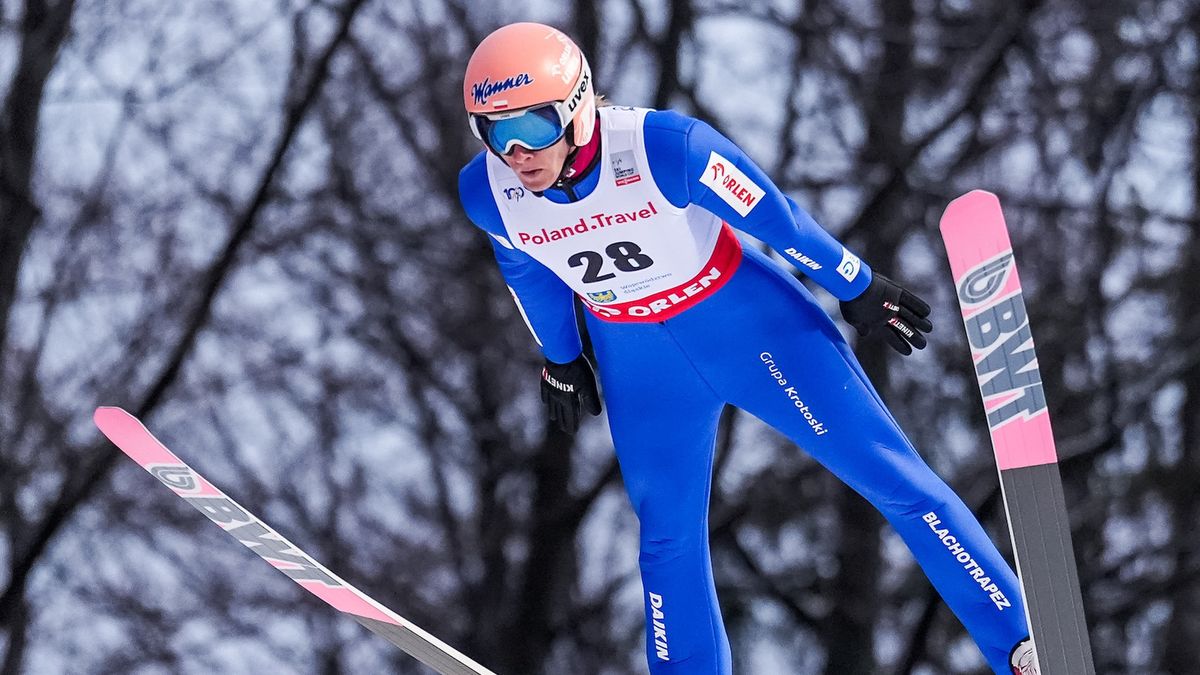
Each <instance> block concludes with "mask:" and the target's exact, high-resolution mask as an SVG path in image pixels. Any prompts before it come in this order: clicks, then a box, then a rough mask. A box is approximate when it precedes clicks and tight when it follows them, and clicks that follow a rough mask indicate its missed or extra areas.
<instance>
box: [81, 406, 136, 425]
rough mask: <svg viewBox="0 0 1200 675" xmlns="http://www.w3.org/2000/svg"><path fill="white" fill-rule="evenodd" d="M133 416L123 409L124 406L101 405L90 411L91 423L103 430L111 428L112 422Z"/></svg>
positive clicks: (129, 418) (132, 417)
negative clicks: (92, 411) (94, 410)
mask: <svg viewBox="0 0 1200 675" xmlns="http://www.w3.org/2000/svg"><path fill="white" fill-rule="evenodd" d="M131 419H136V418H134V416H133V415H130V414H129V413H128V412H126V411H125V409H124V408H118V407H117V406H113V405H102V406H100V407H99V408H96V412H94V413H92V423H93V424H95V425H96V426H97V427H99V428H100V430H101V431H104V430H105V428H111V426H112V425H113V424H117V423H120V422H125V421H128V420H131Z"/></svg>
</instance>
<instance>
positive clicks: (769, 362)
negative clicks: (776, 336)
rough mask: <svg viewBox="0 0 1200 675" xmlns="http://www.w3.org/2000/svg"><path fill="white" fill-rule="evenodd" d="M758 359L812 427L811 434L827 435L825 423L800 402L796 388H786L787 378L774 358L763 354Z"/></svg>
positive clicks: (769, 354) (768, 353)
mask: <svg viewBox="0 0 1200 675" xmlns="http://www.w3.org/2000/svg"><path fill="white" fill-rule="evenodd" d="M758 358H759V360H761V361H762V362H763V363H765V364H766V366H767V372H768V373H770V375H771V378H772V379H774V380H775V383H776V384H778V385H779V386H781V387H784V390H783V393H784V394H787V397H788V399H789V400H791V402H792V405H793V406H795V408H796V410H799V411H800V414H801V415H803V416H804V421H805V422H808V426H810V427H812V430H813V433H815V434H816V435H818V436H824V435H825V434H827V433H829V430H828V429H826V428H825V423H824V422H822V421H820V420H818V419H817V418H816V416H815V415H813V413H812V411H811V410H809V409H808V404H806V403H805V402H804V401H802V400H800V395H799V394H797V393H796V388H795V387H789V386H788V381H787V376H785V375H784V374H783V371H782V370H780V368H779V366H778V365H777V364H776V363H775V357H774V356H772V355H771V352H763V353H761V354H759V355H758Z"/></svg>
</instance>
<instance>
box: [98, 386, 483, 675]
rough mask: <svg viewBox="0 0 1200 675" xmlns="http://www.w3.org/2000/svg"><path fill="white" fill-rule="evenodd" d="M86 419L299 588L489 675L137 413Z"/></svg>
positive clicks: (475, 674) (409, 648)
mask: <svg viewBox="0 0 1200 675" xmlns="http://www.w3.org/2000/svg"><path fill="white" fill-rule="evenodd" d="M92 419H93V420H94V421H95V423H96V426H97V427H99V428H100V431H101V432H103V433H104V435H105V436H107V437H108V439H109V440H110V441H112V442H113V444H115V445H116V446H117V447H118V448H120V449H121V451H122V452H124V453H125V454H126V455H129V457H130V458H131V459H133V461H135V462H137V463H138V464H139V465H141V467H142V468H143V469H145V470H146V471H149V472H150V475H152V476H154V477H155V478H157V479H158V480H160V481H161V482H162V483H163V484H164V485H166V486H167V487H168V488H170V489H171V491H172V492H174V493H175V494H177V495H179V496H180V497H182V498H183V499H184V501H186V502H188V503H189V504H191V505H192V506H194V507H196V509H197V510H199V511H200V512H201V513H203V514H204V515H205V516H207V517H208V518H209V520H212V521H213V522H214V523H216V524H217V525H218V526H220V528H221V529H222V530H225V532H227V533H228V534H230V535H231V536H233V538H235V539H237V540H238V541H240V542H241V543H242V544H243V545H245V546H246V548H249V549H250V550H251V551H254V552H255V553H257V554H258V555H259V557H261V558H262V559H263V560H265V561H267V562H268V563H270V564H271V565H272V566H273V567H275V569H277V570H279V571H280V572H283V573H284V574H286V575H287V576H288V577H289V578H291V579H292V581H295V582H296V583H297V584H299V585H300V586H302V587H303V588H304V590H306V591H308V592H309V593H312V594H313V595H315V596H317V597H318V598H320V599H321V600H324V601H325V602H326V603H327V604H329V605H330V606H331V607H333V608H334V609H336V610H338V611H339V612H341V613H343V614H346V615H349V616H350V617H351V618H353V619H354V620H355V621H357V622H359V623H361V624H362V625H364V626H366V627H367V628H368V629H369V630H370V631H371V632H373V633H375V634H376V635H379V636H380V637H383V638H384V639H386V640H387V641H388V642H391V643H392V644H394V645H396V646H397V647H399V648H400V649H402V650H404V651H405V652H406V653H408V654H409V655H411V656H412V657H414V658H416V659H417V660H418V661H420V662H421V663H424V664H425V665H427V666H429V667H430V668H433V669H434V670H435V671H437V672H438V673H440V674H441V675H495V673H493V672H492V671H490V670H488V669H487V668H484V667H483V666H481V665H479V664H478V663H475V662H474V661H472V660H471V659H470V658H468V657H466V656H464V655H463V654H461V653H459V652H458V651H456V650H455V649H454V648H453V647H450V646H449V645H447V644H446V643H444V642H442V641H441V640H438V639H437V638H435V637H434V636H432V635H430V634H429V633H427V632H425V631H424V630H422V629H420V628H419V627H417V626H415V625H413V624H412V623H411V622H409V621H408V620H406V619H404V618H403V617H401V616H400V615H398V614H396V613H395V612H393V611H392V610H390V609H388V608H387V607H384V606H383V605H381V604H379V603H378V602H376V601H375V600H373V599H371V598H370V597H368V596H367V594H365V593H363V592H362V591H360V590H358V589H357V588H355V587H353V586H351V585H350V584H348V583H346V582H345V581H344V580H343V579H341V578H340V577H338V576H337V575H336V574H334V573H333V572H330V571H329V570H328V569H326V568H325V567H324V566H323V565H321V564H320V563H318V562H317V561H316V560H313V559H312V558H311V557H309V556H308V554H306V553H305V552H304V551H301V550H300V548H299V547H297V546H296V545H295V544H293V543H291V542H290V541H288V540H287V539H285V538H284V537H283V536H282V535H280V534H279V533H278V532H276V531H275V530H274V529H273V528H272V527H271V526H269V525H267V524H266V523H264V522H263V521H262V520H260V519H259V518H258V517H257V516H255V515H254V514H252V513H250V512H249V511H247V510H246V509H244V508H242V507H241V506H240V505H239V504H238V503H237V502H235V501H233V500H232V499H230V498H229V496H228V495H226V494H225V493H224V492H222V491H221V490H219V489H218V488H217V487H216V486H214V485H213V484H212V483H210V482H208V481H207V480H205V479H204V477H203V476H201V475H200V474H199V473H196V471H195V470H194V469H192V467H190V466H188V465H187V464H185V463H184V462H183V461H182V460H180V459H179V458H178V457H176V456H175V455H174V454H173V453H172V452H171V451H170V450H168V449H167V447H166V446H165V445H163V444H162V443H161V442H159V440H158V439H157V438H155V437H154V435H153V434H151V433H150V431H149V430H147V429H146V427H145V426H144V425H143V424H142V422H141V421H140V420H138V418H136V417H134V416H133V415H131V414H129V413H128V412H125V411H124V410H122V409H121V408H114V407H102V408H97V409H96V413H95V415H94V416H93V418H92Z"/></svg>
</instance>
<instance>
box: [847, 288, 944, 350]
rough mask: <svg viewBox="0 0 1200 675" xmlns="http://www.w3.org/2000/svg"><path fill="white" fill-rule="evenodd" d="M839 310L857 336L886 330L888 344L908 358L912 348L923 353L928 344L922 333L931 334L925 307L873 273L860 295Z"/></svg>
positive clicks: (931, 326)
mask: <svg viewBox="0 0 1200 675" xmlns="http://www.w3.org/2000/svg"><path fill="white" fill-rule="evenodd" d="M841 307H842V317H843V318H845V319H846V323H848V324H850V325H851V326H854V328H855V329H856V330H857V331H858V334H859V335H860V336H863V337H865V336H867V335H868V334H870V332H871V331H872V330H874V329H875V328H878V327H883V326H886V330H885V331H884V337H885V338H886V339H887V342H888V344H890V345H891V346H892V348H893V349H895V350H896V351H898V352H900V353H901V354H904V355H908V354H911V353H912V348H913V347H916V348H917V349H924V348H925V345H926V344H928V342H927V341H926V340H925V336H924V335H922V333H928V332H929V331H931V330H933V323H932V322H931V321H930V320H929V318H928V317H929V305H927V304H926V303H925V301H924V300H922V299H921V298H918V297H917V296H916V295H914V294H913V293H911V292H909V291H906V290H905V289H903V288H901V287H900V285H899V284H897V283H896V282H894V281H892V280H891V279H888V278H887V277H885V276H883V275H882V274H878V273H876V274H875V275H874V278H872V279H871V285H870V286H867V290H866V291H864V292H863V294H862V295H860V296H858V297H857V298H854V299H853V300H844V301H842V305H841Z"/></svg>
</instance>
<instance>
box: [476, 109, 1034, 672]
mask: <svg viewBox="0 0 1200 675" xmlns="http://www.w3.org/2000/svg"><path fill="white" fill-rule="evenodd" d="M598 128H599V134H600V150H599V152H600V153H601V155H600V157H599V161H598V163H597V164H596V166H595V168H594V169H593V170H592V171H591V173H590V174H589V175H587V176H585V177H584V178H583V180H582V181H581V182H579V183H578V184H577V185H576V186H575V188H574V189H573V190H572V191H571V192H572V193H571V194H567V193H565V192H563V191H562V190H554V189H551V190H547V191H546V192H545V193H542V194H534V193H532V192H531V191H529V190H528V189H527V188H525V187H523V186H522V185H521V183H520V181H519V179H518V178H517V176H516V175H515V174H514V173H513V172H512V171H511V170H510V169H509V168H508V167H507V165H505V164H504V162H503V161H502V160H501V159H500V158H498V157H496V156H495V155H493V154H492V153H488V152H483V153H480V154H479V155H478V156H476V157H475V158H474V159H473V160H472V161H471V162H470V164H468V165H467V166H466V167H465V168H464V169H463V171H462V173H461V175H460V179H459V181H460V185H459V188H460V193H461V198H462V202H463V206H464V208H465V210H466V212H467V214H468V215H469V216H470V218H471V220H472V221H473V222H474V223H475V224H476V225H477V226H478V227H480V228H481V229H482V230H484V231H485V232H487V234H488V235H490V236H489V239H490V240H491V242H492V246H493V248H494V250H495V255H496V259H497V261H498V263H499V265H500V270H501V272H502V273H503V275H504V278H505V280H506V281H507V283H508V285H509V288H510V289H511V290H512V292H513V296H514V298H515V299H516V300H517V304H518V306H519V307H520V310H521V314H522V316H523V317H524V318H525V320H526V322H527V324H528V325H529V328H530V330H531V331H532V332H533V334H534V337H535V339H536V340H537V342H538V344H539V345H540V346H541V348H542V352H543V353H544V354H545V356H546V358H548V359H550V360H551V361H554V362H556V363H567V362H570V361H572V360H574V359H575V358H576V357H578V356H579V354H580V352H581V349H582V348H581V343H580V337H579V334H578V330H577V328H576V322H575V310H574V302H573V297H574V296H579V297H580V298H581V299H582V300H583V305H584V307H586V312H587V317H586V320H587V327H588V331H589V333H590V335H591V338H592V343H593V346H594V348H595V355H596V361H597V365H598V369H599V378H600V382H601V384H602V386H603V389H604V398H605V400H606V402H607V405H608V418H609V424H610V427H611V429H612V436H613V443H614V446H615V448H616V453H617V457H618V460H619V462H620V466H621V474H622V477H623V479H624V482H625V487H626V490H627V491H628V494H629V498H630V501H631V502H632V505H633V508H634V511H635V512H636V513H637V517H638V520H639V523H640V528H641V530H640V543H641V555H640V557H639V564H640V568H641V575H642V585H643V589H644V595H643V600H644V602H645V611H646V654H647V659H648V661H649V664H650V671H651V672H652V673H654V675H665V674H668V673H669V674H672V675H678V674H681V673H689V674H691V673H696V674H701V673H702V674H705V675H709V674H713V675H717V674H727V673H730V672H731V665H730V653H729V645H728V640H727V638H726V635H725V629H724V627H723V624H722V621H721V615H720V610H719V607H718V605H717V598H716V591H715V587H714V584H713V575H712V567H711V563H710V560H709V546H708V501H709V491H710V486H711V485H710V483H711V478H712V462H713V455H714V448H715V442H716V432H717V422H718V418H719V416H720V413H721V410H722V408H723V406H724V405H725V404H727V403H728V404H732V405H735V406H737V407H739V408H741V409H743V410H745V411H747V412H749V413H751V414H753V415H754V416H756V417H758V418H759V419H761V420H763V421H764V422H766V423H767V424H770V425H771V426H772V427H774V428H776V429H778V430H779V431H781V432H782V433H784V434H785V435H786V436H788V437H789V438H790V439H791V440H793V441H794V442H795V443H796V444H797V445H799V446H801V447H802V448H803V449H805V450H806V451H808V452H809V453H810V454H811V455H812V456H813V457H814V458H816V459H817V460H818V461H819V462H821V464H823V465H824V466H825V467H826V468H828V469H829V470H830V471H832V472H833V473H834V474H836V475H837V476H838V477H839V478H840V479H841V480H842V481H844V482H845V483H846V484H848V485H849V486H850V487H852V488H853V489H854V490H856V491H857V492H858V493H859V494H861V495H862V496H864V497H866V498H867V499H868V500H870V502H871V503H872V504H873V505H874V506H875V507H876V508H877V509H879V511H880V512H881V513H883V515H884V516H885V517H886V518H887V520H888V521H889V522H890V523H891V524H892V526H893V527H894V528H895V529H896V531H897V532H898V533H899V534H900V536H901V537H902V538H903V539H904V542H905V543H906V544H907V545H908V547H909V549H911V550H912V552H913V555H914V556H916V559H917V561H918V562H919V563H920V565H921V567H922V568H923V570H924V571H925V573H926V575H928V577H929V579H930V580H931V581H932V582H933V584H934V585H935V586H936V587H937V590H938V591H939V592H940V593H941V595H942V597H943V598H944V599H945V601H946V603H947V604H948V605H949V606H950V608H951V609H952V610H953V611H954V613H955V614H956V615H957V616H958V618H959V619H960V620H961V621H962V623H963V624H964V625H965V626H966V628H967V630H968V631H969V632H970V634H971V636H972V637H973V638H974V639H975V641H976V643H977V644H978V645H979V647H980V649H981V650H982V652H983V654H984V656H985V658H986V659H987V661H988V663H989V664H990V665H991V667H992V668H993V669H994V670H995V671H996V672H997V673H1009V672H1011V671H1010V668H1009V665H1008V663H1009V661H1008V657H1009V650H1010V649H1011V648H1012V647H1013V645H1014V644H1016V643H1017V642H1018V641H1019V640H1021V639H1022V638H1024V637H1025V636H1026V635H1027V634H1028V628H1027V627H1026V621H1025V613H1024V607H1023V605H1022V601H1021V595H1020V590H1019V587H1018V584H1017V579H1016V576H1015V575H1014V574H1013V572H1012V570H1011V569H1010V567H1009V566H1008V564H1007V563H1006V562H1005V561H1004V559H1003V558H1002V557H1001V556H1000V554H999V553H998V551H997V550H996V548H995V546H994V545H993V544H992V542H991V541H990V540H989V539H988V537H987V535H986V533H985V532H984V531H983V528H982V527H980V525H979V523H978V521H977V520H976V519H975V517H974V516H973V515H972V514H971V512H970V511H969V510H968V509H967V507H966V506H965V505H964V504H963V503H962V501H961V500H960V499H959V498H958V497H957V496H956V495H955V494H954V493H953V492H952V491H951V490H950V488H949V487H948V486H947V485H946V484H945V483H944V482H943V481H942V480H941V479H939V478H938V477H937V476H936V475H935V474H934V473H933V472H932V471H931V470H930V469H929V467H928V466H926V464H925V462H924V461H923V460H922V459H921V458H920V456H918V455H917V452H916V450H914V449H913V446H912V444H911V443H909V441H908V439H907V438H905V436H904V434H903V433H902V432H901V431H900V428H899V426H898V425H897V424H896V421H895V420H894V419H893V418H892V416H891V414H890V413H889V412H888V410H887V408H886V406H885V405H884V403H883V401H882V400H881V399H880V397H879V395H878V394H877V393H876V391H875V389H874V388H873V387H872V385H871V383H870V382H869V381H868V380H867V377H866V375H865V374H864V373H863V370H862V368H861V367H860V366H859V364H858V361H857V360H856V359H855V357H854V354H853V352H852V351H851V349H850V347H849V345H848V344H847V343H846V341H845V340H844V339H843V338H842V335H841V333H840V332H839V331H838V330H837V328H836V326H835V325H834V323H833V321H832V320H831V319H830V318H829V316H828V315H826V314H825V312H824V311H823V310H822V309H821V308H820V306H819V305H818V304H817V303H816V301H815V300H814V299H813V298H812V296H811V295H810V294H809V292H808V290H807V289H805V288H804V287H803V286H802V285H801V284H800V283H799V282H798V281H797V280H796V279H795V278H793V277H792V276H791V275H790V274H788V273H786V272H785V271H784V270H783V269H781V268H780V267H779V266H778V265H776V264H775V263H774V262H772V261H771V260H770V259H769V258H767V257H766V256H765V255H763V254H761V253H759V252H758V251H756V250H754V249H753V248H750V247H743V246H742V245H741V244H740V242H739V241H738V238H737V237H736V235H735V234H734V232H733V229H732V228H737V229H738V230H742V231H744V232H746V233H749V234H751V235H753V236H755V237H757V238H758V239H760V240H761V241H763V242H765V243H767V244H768V245H770V246H771V247H772V248H774V249H775V250H776V251H778V252H779V253H780V254H781V255H783V256H784V257H785V258H787V259H788V260H790V261H792V262H793V263H794V264H795V265H796V266H797V267H798V268H799V269H800V270H801V271H803V272H804V273H805V274H807V275H808V276H810V277H811V278H813V279H814V280H815V281H816V282H817V283H819V284H821V286H823V287H824V288H826V289H828V290H829V291H830V292H831V293H832V294H833V295H835V296H836V297H838V298H839V299H841V300H849V299H852V298H854V297H856V296H857V295H859V294H860V293H862V292H863V290H864V289H865V288H866V287H867V285H868V284H869V283H870V280H871V274H872V273H871V270H870V268H869V267H868V266H867V265H866V264H865V263H862V262H861V261H860V260H859V259H858V258H857V257H856V256H854V254H853V253H851V252H850V251H848V250H846V249H845V248H844V247H843V246H842V245H841V244H840V243H838V242H837V241H836V240H835V239H834V238H833V237H832V236H830V235H829V234H828V233H827V232H825V231H824V230H823V229H822V228H821V227H820V226H819V225H817V223H816V222H814V221H813V219H812V218H811V217H810V216H809V215H808V214H807V213H805V211H804V210H803V209H801V208H800V207H799V206H797V205H796V203H795V202H793V201H792V200H791V199H789V198H788V197H786V196H784V195H783V194H782V193H781V192H780V191H779V189H778V188H777V187H775V185H774V184H773V183H772V182H771V180H770V179H768V178H767V176H766V175H764V174H763V172H762V171H761V170H760V169H759V168H758V167H757V166H755V164H754V163H753V162H752V161H750V159H749V158H747V157H746V155H745V154H744V153H743V152H742V151H741V150H740V149H739V148H738V147H737V146H735V145H734V144H733V143H732V142H731V141H729V140H728V139H727V138H725V137H724V136H722V135H721V134H719V133H717V132H716V131H715V130H714V129H713V128H712V127H710V126H708V125H707V124H705V123H703V122H700V121H698V120H695V119H692V118H689V117H685V116H682V115H679V114H677V113H674V112H669V111H652V110H646V109H636V108H624V107H604V108H601V109H600V122H599V127H598ZM847 648H851V649H855V648H861V646H855V645H848V646H847Z"/></svg>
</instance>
